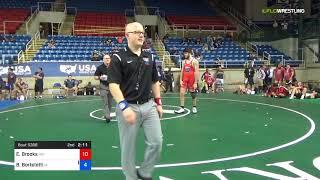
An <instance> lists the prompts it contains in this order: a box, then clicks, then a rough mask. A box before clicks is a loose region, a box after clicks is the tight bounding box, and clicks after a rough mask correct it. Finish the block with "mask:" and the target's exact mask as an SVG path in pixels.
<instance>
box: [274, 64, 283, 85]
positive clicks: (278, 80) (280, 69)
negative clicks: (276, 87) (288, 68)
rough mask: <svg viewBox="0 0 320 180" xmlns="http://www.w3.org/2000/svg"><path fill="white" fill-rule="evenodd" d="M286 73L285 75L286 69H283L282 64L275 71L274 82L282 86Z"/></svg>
mask: <svg viewBox="0 0 320 180" xmlns="http://www.w3.org/2000/svg"><path fill="white" fill-rule="evenodd" d="M284 73H285V69H284V68H283V67H282V64H281V63H280V64H278V67H277V68H276V69H275V70H274V72H273V74H274V78H275V79H274V82H275V83H276V84H280V83H282V81H283V77H284Z"/></svg>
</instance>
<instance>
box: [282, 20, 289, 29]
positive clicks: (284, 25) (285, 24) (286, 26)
mask: <svg viewBox="0 0 320 180" xmlns="http://www.w3.org/2000/svg"><path fill="white" fill-rule="evenodd" d="M281 26H282V30H284V31H286V30H288V23H287V21H283V22H282V23H281Z"/></svg>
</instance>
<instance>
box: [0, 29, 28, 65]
mask: <svg viewBox="0 0 320 180" xmlns="http://www.w3.org/2000/svg"><path fill="white" fill-rule="evenodd" d="M30 39H31V37H30V36H28V35H8V34H5V35H0V41H1V42H0V62H1V63H0V64H3V63H4V64H11V63H13V60H14V59H15V58H17V54H18V53H19V51H21V50H24V49H25V46H26V44H27V43H28V42H29V41H30ZM2 58H4V59H2ZM3 60H4V62H2V61H3Z"/></svg>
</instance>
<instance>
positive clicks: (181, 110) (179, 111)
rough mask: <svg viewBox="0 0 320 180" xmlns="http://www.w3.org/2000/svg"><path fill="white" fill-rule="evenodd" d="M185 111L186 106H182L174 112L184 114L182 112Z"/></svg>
mask: <svg viewBox="0 0 320 180" xmlns="http://www.w3.org/2000/svg"><path fill="white" fill-rule="evenodd" d="M184 111H185V110H184V108H182V107H180V109H179V110H175V111H174V113H176V114H182V113H184Z"/></svg>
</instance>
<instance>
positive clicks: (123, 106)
mask: <svg viewBox="0 0 320 180" xmlns="http://www.w3.org/2000/svg"><path fill="white" fill-rule="evenodd" d="M118 107H119V108H120V109H121V111H124V110H125V109H127V108H128V107H129V104H128V101H127V100H123V101H120V102H119V104H118Z"/></svg>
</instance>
